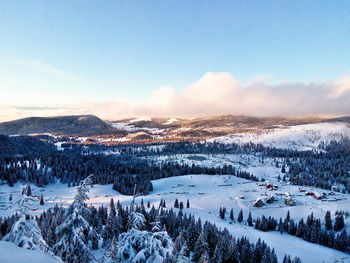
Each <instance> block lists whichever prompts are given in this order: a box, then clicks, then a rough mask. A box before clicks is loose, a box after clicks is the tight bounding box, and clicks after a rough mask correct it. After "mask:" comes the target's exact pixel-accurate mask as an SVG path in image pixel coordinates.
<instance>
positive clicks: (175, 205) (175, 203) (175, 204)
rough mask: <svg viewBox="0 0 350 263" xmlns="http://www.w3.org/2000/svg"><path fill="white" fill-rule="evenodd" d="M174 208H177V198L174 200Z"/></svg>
mask: <svg viewBox="0 0 350 263" xmlns="http://www.w3.org/2000/svg"><path fill="white" fill-rule="evenodd" d="M174 207H175V208H179V200H177V198H176V199H175V202H174Z"/></svg>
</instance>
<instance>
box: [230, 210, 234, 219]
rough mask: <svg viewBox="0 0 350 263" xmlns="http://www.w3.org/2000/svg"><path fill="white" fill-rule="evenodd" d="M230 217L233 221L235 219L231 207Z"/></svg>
mask: <svg viewBox="0 0 350 263" xmlns="http://www.w3.org/2000/svg"><path fill="white" fill-rule="evenodd" d="M230 219H231V221H233V220H234V219H235V218H234V216H233V208H232V209H231V211H230Z"/></svg>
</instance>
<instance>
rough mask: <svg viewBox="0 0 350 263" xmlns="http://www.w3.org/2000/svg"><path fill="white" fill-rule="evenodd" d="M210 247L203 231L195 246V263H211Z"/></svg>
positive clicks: (193, 258)
mask: <svg viewBox="0 0 350 263" xmlns="http://www.w3.org/2000/svg"><path fill="white" fill-rule="evenodd" d="M208 251H209V246H208V243H207V241H206V235H205V233H204V231H202V232H201V233H200V235H199V237H198V240H197V242H196V244H195V246H194V254H193V257H192V260H193V261H194V262H195V263H205V262H209V254H208Z"/></svg>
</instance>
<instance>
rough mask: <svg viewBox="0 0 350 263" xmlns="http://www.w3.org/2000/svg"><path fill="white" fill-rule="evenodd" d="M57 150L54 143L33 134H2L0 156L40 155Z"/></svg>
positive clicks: (0, 136) (0, 137)
mask: <svg viewBox="0 0 350 263" xmlns="http://www.w3.org/2000/svg"><path fill="white" fill-rule="evenodd" d="M53 151H57V149H56V147H55V146H54V145H53V144H49V143H47V142H43V141H41V140H39V139H37V138H35V137H32V136H16V137H9V136H6V135H0V156H13V155H38V154H45V153H50V152H53Z"/></svg>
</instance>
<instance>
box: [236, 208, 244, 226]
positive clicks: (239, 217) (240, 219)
mask: <svg viewBox="0 0 350 263" xmlns="http://www.w3.org/2000/svg"><path fill="white" fill-rule="evenodd" d="M237 221H238V222H239V223H241V222H242V221H243V211H242V209H241V211H239V214H238V218H237Z"/></svg>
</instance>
